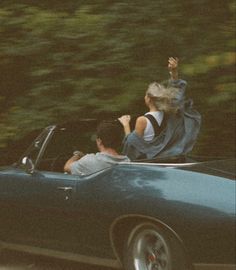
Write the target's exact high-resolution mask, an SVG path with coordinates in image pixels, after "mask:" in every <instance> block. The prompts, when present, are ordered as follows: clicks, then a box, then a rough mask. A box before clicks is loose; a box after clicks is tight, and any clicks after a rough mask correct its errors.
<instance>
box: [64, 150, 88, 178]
mask: <svg viewBox="0 0 236 270" xmlns="http://www.w3.org/2000/svg"><path fill="white" fill-rule="evenodd" d="M83 156H84V154H83V153H82V152H80V151H75V152H74V155H73V156H72V157H71V158H70V159H68V160H67V162H66V163H65V166H64V172H67V173H71V165H72V163H74V162H75V161H77V160H79V159H80V158H81V157H83Z"/></svg>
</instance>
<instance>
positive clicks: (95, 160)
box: [71, 152, 130, 175]
mask: <svg viewBox="0 0 236 270" xmlns="http://www.w3.org/2000/svg"><path fill="white" fill-rule="evenodd" d="M127 161H130V159H129V158H128V157H127V156H123V155H120V156H113V155H109V154H107V153H103V152H98V153H96V154H87V155H85V156H83V157H82V158H81V159H79V160H77V161H75V162H73V163H72V164H71V174H79V175H88V174H92V173H95V172H98V171H101V170H103V169H106V168H109V167H111V166H113V165H115V164H118V163H119V162H127Z"/></svg>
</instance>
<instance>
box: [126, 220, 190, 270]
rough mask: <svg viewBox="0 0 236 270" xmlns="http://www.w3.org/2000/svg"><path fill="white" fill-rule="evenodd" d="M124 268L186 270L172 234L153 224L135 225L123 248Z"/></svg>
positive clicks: (128, 269)
mask: <svg viewBox="0 0 236 270" xmlns="http://www.w3.org/2000/svg"><path fill="white" fill-rule="evenodd" d="M124 267H125V269H126V270H187V269H189V268H188V267H187V266H186V263H185V258H184V255H183V252H182V249H181V247H180V245H179V244H178V242H177V240H176V239H175V237H174V236H171V235H170V234H169V233H167V232H166V231H165V230H163V229H161V228H159V227H158V226H156V225H154V224H143V225H140V226H137V227H136V228H135V229H134V230H133V232H132V233H131V235H130V237H129V239H128V241H127V243H126V244H125V248H124Z"/></svg>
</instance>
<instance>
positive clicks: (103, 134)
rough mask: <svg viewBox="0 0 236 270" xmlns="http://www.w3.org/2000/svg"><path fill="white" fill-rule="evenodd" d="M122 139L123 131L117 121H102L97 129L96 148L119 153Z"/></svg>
mask: <svg viewBox="0 0 236 270" xmlns="http://www.w3.org/2000/svg"><path fill="white" fill-rule="evenodd" d="M123 139H124V129H123V127H122V125H121V124H120V122H119V121H103V122H101V123H100V124H99V125H98V127H97V146H98V148H99V150H101V149H100V147H101V145H102V146H104V147H105V148H112V149H114V150H116V151H119V149H120V147H121V145H122V141H123Z"/></svg>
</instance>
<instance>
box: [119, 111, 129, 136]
mask: <svg viewBox="0 0 236 270" xmlns="http://www.w3.org/2000/svg"><path fill="white" fill-rule="evenodd" d="M118 120H119V121H120V123H121V124H122V126H123V127H124V131H125V135H128V134H129V133H130V132H131V130H130V120H131V116H130V115H122V116H121V117H120V118H118Z"/></svg>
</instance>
